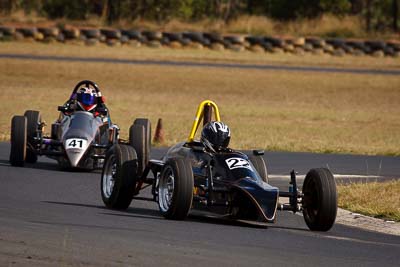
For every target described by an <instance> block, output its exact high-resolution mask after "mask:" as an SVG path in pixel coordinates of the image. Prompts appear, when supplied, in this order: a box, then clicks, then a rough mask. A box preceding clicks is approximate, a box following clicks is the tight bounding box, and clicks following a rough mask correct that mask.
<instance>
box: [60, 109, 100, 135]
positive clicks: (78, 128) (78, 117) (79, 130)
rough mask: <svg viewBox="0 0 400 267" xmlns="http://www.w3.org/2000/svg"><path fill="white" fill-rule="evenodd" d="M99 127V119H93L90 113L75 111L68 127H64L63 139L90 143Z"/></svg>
mask: <svg viewBox="0 0 400 267" xmlns="http://www.w3.org/2000/svg"><path fill="white" fill-rule="evenodd" d="M101 125H102V122H101V119H100V118H95V117H94V116H93V114H92V113H90V112H85V111H77V112H75V113H74V114H73V115H72V116H71V120H70V121H69V127H66V131H65V133H64V135H63V139H64V140H65V139H69V138H83V139H86V140H88V141H89V142H91V141H92V140H93V139H94V137H95V136H96V133H97V131H98V129H99V127H100V126H101Z"/></svg>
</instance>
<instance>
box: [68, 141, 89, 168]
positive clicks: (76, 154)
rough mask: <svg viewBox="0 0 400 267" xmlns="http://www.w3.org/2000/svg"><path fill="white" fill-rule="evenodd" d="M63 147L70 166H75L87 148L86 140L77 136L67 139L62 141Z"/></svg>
mask: <svg viewBox="0 0 400 267" xmlns="http://www.w3.org/2000/svg"><path fill="white" fill-rule="evenodd" d="M64 147H65V151H66V152H67V156H68V159H69V162H70V164H71V167H77V166H78V164H79V161H80V160H81V158H82V156H83V155H84V154H85V152H86V150H87V148H88V142H87V140H85V139H79V138H72V139H67V140H66V141H65V142H64Z"/></svg>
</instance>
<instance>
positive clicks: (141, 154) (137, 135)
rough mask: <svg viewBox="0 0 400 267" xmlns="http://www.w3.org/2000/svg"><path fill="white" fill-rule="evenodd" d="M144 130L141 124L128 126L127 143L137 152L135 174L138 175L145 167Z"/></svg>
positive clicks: (140, 174)
mask: <svg viewBox="0 0 400 267" xmlns="http://www.w3.org/2000/svg"><path fill="white" fill-rule="evenodd" d="M145 136H146V132H145V129H144V127H143V125H138V124H132V126H131V127H130V128H129V144H130V145H131V146H132V147H133V148H134V149H135V151H136V154H137V161H138V168H137V175H138V176H139V177H140V176H142V174H143V171H144V169H145V168H146V165H147V162H146V158H147V153H146V144H145V143H146V138H145Z"/></svg>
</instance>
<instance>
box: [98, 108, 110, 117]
mask: <svg viewBox="0 0 400 267" xmlns="http://www.w3.org/2000/svg"><path fill="white" fill-rule="evenodd" d="M97 112H99V113H100V114H101V115H103V116H105V115H107V112H108V109H107V108H102V107H99V108H97Z"/></svg>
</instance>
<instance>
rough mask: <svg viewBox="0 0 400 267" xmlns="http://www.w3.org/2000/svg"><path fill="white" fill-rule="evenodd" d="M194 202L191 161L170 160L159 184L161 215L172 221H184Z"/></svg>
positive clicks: (165, 166)
mask: <svg viewBox="0 0 400 267" xmlns="http://www.w3.org/2000/svg"><path fill="white" fill-rule="evenodd" d="M192 200H193V170H192V165H191V164H190V161H188V160H186V159H182V158H177V159H168V160H167V162H166V164H165V165H164V167H163V170H162V172H161V175H160V180H159V183H158V207H159V208H160V212H161V214H162V215H163V216H164V217H165V218H167V219H172V220H183V219H185V218H186V216H187V215H188V213H189V210H190V207H191V206H192Z"/></svg>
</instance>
